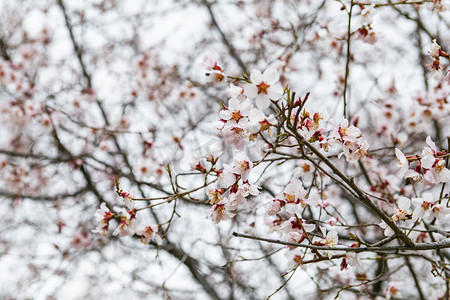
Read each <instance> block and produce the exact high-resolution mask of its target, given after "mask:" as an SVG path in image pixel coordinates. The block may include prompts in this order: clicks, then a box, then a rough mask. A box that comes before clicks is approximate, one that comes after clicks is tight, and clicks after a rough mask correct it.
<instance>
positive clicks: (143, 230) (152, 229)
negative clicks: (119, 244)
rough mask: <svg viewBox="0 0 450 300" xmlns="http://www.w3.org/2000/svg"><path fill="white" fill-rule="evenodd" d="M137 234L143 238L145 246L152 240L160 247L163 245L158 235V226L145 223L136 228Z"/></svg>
mask: <svg viewBox="0 0 450 300" xmlns="http://www.w3.org/2000/svg"><path fill="white" fill-rule="evenodd" d="M136 234H137V235H140V236H141V242H142V243H143V244H145V245H148V244H149V243H150V241H151V240H155V241H156V243H157V244H158V245H161V244H162V239H161V237H160V236H159V235H158V225H154V224H149V223H148V222H143V223H141V224H139V225H137V226H136Z"/></svg>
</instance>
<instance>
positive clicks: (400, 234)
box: [288, 124, 414, 247]
mask: <svg viewBox="0 0 450 300" xmlns="http://www.w3.org/2000/svg"><path fill="white" fill-rule="evenodd" d="M288 128H289V130H290V131H291V132H292V134H293V135H294V137H295V138H296V139H297V142H298V143H299V145H305V146H306V147H307V148H308V149H309V150H311V151H312V152H313V153H314V154H315V155H316V156H317V157H319V158H320V160H322V161H323V162H324V163H325V164H326V165H327V166H328V167H329V168H330V169H331V170H332V171H333V172H334V174H336V175H337V176H338V177H339V178H341V179H342V181H344V182H345V184H347V185H348V186H349V187H350V188H351V189H352V190H353V191H354V192H355V193H356V194H357V195H358V197H357V199H358V200H359V201H361V202H362V203H363V204H364V205H366V206H367V207H368V208H369V209H370V210H372V211H373V212H374V213H376V214H377V215H378V216H379V217H380V218H381V219H382V220H383V221H384V222H385V223H386V224H387V225H388V226H389V227H390V228H391V229H392V230H393V231H394V233H395V234H396V235H398V237H399V238H400V239H401V240H402V241H403V242H404V243H405V244H406V245H407V246H410V247H411V246H413V245H414V243H413V242H412V241H411V239H410V238H409V237H408V236H406V235H405V234H404V233H403V232H402V231H401V230H400V228H398V226H397V225H396V224H395V223H394V222H393V221H392V220H391V219H390V218H389V217H388V216H387V215H386V214H385V213H384V212H383V211H382V210H381V209H380V208H379V207H378V206H377V205H375V204H374V203H373V202H372V201H371V200H370V199H369V197H368V196H367V195H366V193H365V192H364V191H362V190H361V189H360V188H359V187H358V186H357V185H356V184H355V183H354V182H353V180H351V179H350V178H348V177H347V176H346V175H345V174H344V173H342V172H341V171H340V170H339V169H338V168H337V167H336V166H335V165H334V164H333V163H332V162H331V161H330V160H329V159H328V158H326V157H325V156H324V155H323V154H322V153H321V152H320V151H319V150H317V149H316V148H315V147H314V146H313V145H311V144H310V143H309V142H308V141H306V140H305V138H304V137H303V136H301V135H300V134H299V133H298V132H297V131H296V130H295V128H293V127H292V125H289V124H288Z"/></svg>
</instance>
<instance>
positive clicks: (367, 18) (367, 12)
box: [361, 4, 375, 25]
mask: <svg viewBox="0 0 450 300" xmlns="http://www.w3.org/2000/svg"><path fill="white" fill-rule="evenodd" d="M374 15H375V4H371V5H369V6H365V7H364V8H363V10H361V17H362V19H361V23H362V24H363V25H369V24H370V23H372V22H373V17H374Z"/></svg>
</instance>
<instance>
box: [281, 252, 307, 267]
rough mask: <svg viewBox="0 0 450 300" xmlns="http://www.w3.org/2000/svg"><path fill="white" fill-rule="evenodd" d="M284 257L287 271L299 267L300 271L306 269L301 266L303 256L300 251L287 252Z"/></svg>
mask: <svg viewBox="0 0 450 300" xmlns="http://www.w3.org/2000/svg"><path fill="white" fill-rule="evenodd" d="M285 256H286V262H287V268H288V269H289V270H292V269H295V268H297V267H298V266H299V265H300V266H301V268H302V269H306V268H305V266H303V265H302V261H303V257H304V256H305V254H304V253H303V250H302V249H300V248H294V249H292V250H289V251H287V252H286V254H285Z"/></svg>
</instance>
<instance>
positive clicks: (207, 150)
mask: <svg viewBox="0 0 450 300" xmlns="http://www.w3.org/2000/svg"><path fill="white" fill-rule="evenodd" d="M221 155H222V149H221V148H220V146H219V144H218V143H213V144H212V145H208V146H206V147H203V148H202V153H201V157H202V158H204V159H205V160H206V161H207V162H211V163H216V162H217V159H218V158H219V156H221Z"/></svg>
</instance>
